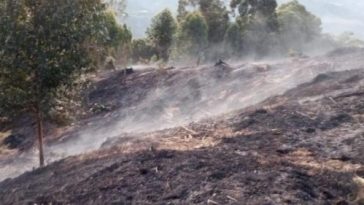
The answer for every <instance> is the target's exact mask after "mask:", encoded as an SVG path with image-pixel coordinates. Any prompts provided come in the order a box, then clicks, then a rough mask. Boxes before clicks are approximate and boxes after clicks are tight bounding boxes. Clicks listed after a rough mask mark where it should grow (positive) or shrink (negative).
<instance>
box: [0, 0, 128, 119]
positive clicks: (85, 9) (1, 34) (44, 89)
mask: <svg viewBox="0 0 364 205" xmlns="http://www.w3.org/2000/svg"><path fill="white" fill-rule="evenodd" d="M105 19H106V20H105ZM104 27H106V28H107V29H109V30H108V31H109V32H107V34H105V35H99V34H100V33H101V31H102V30H103V29H104ZM118 29H119V30H120V29H121V30H122V29H123V28H122V27H117V26H116V23H115V19H114V18H113V17H111V16H109V15H108V14H107V13H106V6H105V4H104V3H102V2H101V0H63V1H59V0H16V1H14V0H3V1H1V2H0V45H1V52H0V82H1V83H0V90H1V92H0V107H1V108H4V107H6V108H7V109H9V111H10V110H12V111H15V112H23V111H26V110H27V111H30V110H31V109H32V108H34V106H35V105H37V106H40V107H42V109H43V111H44V112H47V111H48V110H50V108H51V107H52V101H54V100H55V99H54V96H56V92H57V90H58V88H59V87H63V86H65V85H69V86H71V85H72V83H73V82H74V80H75V79H76V78H77V76H78V75H79V74H81V73H82V72H84V71H85V70H87V69H88V68H90V67H91V66H92V62H93V61H91V52H90V51H91V49H90V48H91V47H93V48H96V49H95V50H99V49H98V48H100V49H101V48H104V47H107V46H115V45H116V44H117V43H118V42H120V41H121V40H120V39H122V38H124V37H123V36H120V35H119V33H118V32H119V30H118ZM118 35H119V36H118ZM127 38H128V39H131V37H130V36H128V37H127ZM108 41H111V42H108ZM100 42H102V43H100ZM105 42H107V43H105ZM1 108H0V109H1Z"/></svg>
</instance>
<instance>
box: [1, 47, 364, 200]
mask: <svg viewBox="0 0 364 205" xmlns="http://www.w3.org/2000/svg"><path fill="white" fill-rule="evenodd" d="M363 53H364V52H363V50H360V49H342V50H339V51H336V52H333V53H330V54H328V55H325V56H322V57H315V58H305V59H302V58H301V59H291V60H288V61H275V62H272V61H271V62H261V63H243V64H242V63H239V64H233V63H231V65H230V66H226V65H225V66H223V67H219V66H201V67H200V68H174V69H168V70H155V69H142V70H136V71H135V73H133V74H130V75H126V76H125V75H123V74H122V73H121V72H120V73H119V74H114V73H112V74H107V75H105V76H104V78H101V79H97V80H96V81H95V86H94V89H93V90H91V91H90V95H89V105H90V108H92V106H95V104H99V105H100V104H102V105H103V106H104V107H106V108H108V109H104V110H101V111H99V112H96V113H94V114H92V115H91V114H90V116H89V118H86V119H85V120H83V121H81V122H79V123H78V124H76V125H75V126H74V127H73V128H70V130H69V131H68V132H65V133H64V134H63V135H61V136H62V137H60V138H58V137H57V138H54V139H53V140H49V141H48V145H47V149H48V150H49V152H51V151H52V154H53V156H54V159H53V160H58V159H61V160H60V161H57V162H54V163H51V164H50V165H49V166H47V167H45V168H41V169H37V170H34V171H31V172H27V173H25V174H23V175H21V176H19V177H17V178H15V179H7V180H4V181H3V182H2V183H1V184H0V201H2V202H3V203H4V204H24V203H32V202H34V203H51V202H52V203H55V204H57V203H60V204H92V203H94V204H101V203H106V204H112V203H115V204H242V203H244V204H350V203H351V202H352V201H355V200H356V199H358V200H357V201H356V202H358V203H359V199H362V198H360V197H362V196H361V195H360V194H359V193H361V192H362V189H363V184H360V183H359V182H358V180H353V179H355V177H356V176H359V177H364V176H362V171H361V170H362V169H363V164H364V157H363V156H364V144H363V142H364V127H363V124H364V106H363V105H364V90H363V88H364V87H363V86H364V73H363V66H364V62H363ZM206 79H209V80H211V81H213V83H211V81H207V80H206ZM185 89H186V90H187V91H186V90H185ZM119 91H120V92H119ZM121 91H122V92H121ZM157 92H159V93H163V95H159V97H156V98H152V99H151V98H150V95H149V94H150V93H153V95H152V96H155V93H157ZM258 95H259V97H257V98H256V97H254V96H258ZM192 96H193V97H192ZM206 96H209V98H208V99H207V98H206ZM104 102H106V104H104ZM178 102H180V104H178ZM153 106H156V107H153ZM225 106H226V107H225ZM150 107H153V109H148V108H150ZM129 108H130V109H129ZM132 111H133V112H135V113H142V114H140V115H139V116H138V115H135V116H133V115H132ZM187 111H188V112H187ZM127 112H129V113H127ZM201 112H204V114H203V115H200V114H201ZM127 114H129V118H128V119H130V116H131V117H134V118H133V120H132V122H133V125H134V124H138V123H139V125H140V126H139V127H135V126H133V127H128V124H127V121H125V120H123V119H124V117H123V116H124V115H127ZM187 116H192V117H190V118H188V119H187V118H184V117H187ZM177 120H178V121H177ZM191 121H193V123H189V122H191ZM161 122H165V124H164V126H157V125H161ZM182 125H184V126H182ZM100 127H102V128H104V129H102V130H101V131H97V130H98V129H100ZM144 128H145V129H144ZM158 130H159V131H158ZM139 131H140V132H139ZM101 132H103V133H104V137H102V138H100V136H101V135H100V133H101ZM89 141H93V142H94V143H93V144H90V143H89V144H83V143H85V142H89ZM72 144H73V145H74V147H73V148H72ZM96 149H99V150H97V151H93V150H96ZM85 151H93V152H90V153H88V154H83V153H84V152H85ZM67 152H69V153H67ZM73 154H82V155H79V156H71V157H67V156H69V155H73ZM28 155H29V154H28ZM29 156H30V155H29ZM51 156H52V155H51ZM14 157H15V156H10V157H9V158H8V159H7V160H6V161H4V162H2V163H4V164H5V168H2V169H0V170H1V172H2V174H4V176H11V175H7V174H6V173H7V172H9V171H10V170H13V171H15V172H16V171H17V169H19V170H18V171H19V172H18V173H19V174H20V173H21V172H22V171H25V170H27V169H23V167H21V165H22V164H21V163H19V161H17V162H18V163H15V162H12V161H13V160H11V158H13V159H15V158H16V157H15V158H14ZM18 157H19V158H16V159H17V160H19V159H23V161H26V159H27V158H24V156H18ZM22 157H23V158H22ZM30 157H31V156H30ZM63 157H67V158H64V159H62V158H63ZM53 160H52V161H53ZM20 161H21V160H20ZM23 165H24V164H23ZM25 165H26V166H30V167H31V166H32V165H31V164H30V165H29V164H28V165H27V164H25ZM28 170H29V169H28Z"/></svg>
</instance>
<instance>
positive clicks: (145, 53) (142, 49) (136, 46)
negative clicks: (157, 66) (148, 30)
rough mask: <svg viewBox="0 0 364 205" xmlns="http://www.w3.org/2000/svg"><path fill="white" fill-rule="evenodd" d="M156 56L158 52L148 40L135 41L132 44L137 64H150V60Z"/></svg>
mask: <svg viewBox="0 0 364 205" xmlns="http://www.w3.org/2000/svg"><path fill="white" fill-rule="evenodd" d="M154 55H156V51H155V49H154V47H153V46H152V45H150V42H149V41H148V39H135V40H133V42H132V60H133V62H135V63H139V62H143V63H149V61H150V59H151V58H152V57H153V56H154Z"/></svg>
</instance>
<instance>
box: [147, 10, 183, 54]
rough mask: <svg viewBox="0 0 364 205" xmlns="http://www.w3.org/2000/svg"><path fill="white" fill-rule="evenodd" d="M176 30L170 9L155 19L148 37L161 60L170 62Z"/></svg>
mask: <svg viewBox="0 0 364 205" xmlns="http://www.w3.org/2000/svg"><path fill="white" fill-rule="evenodd" d="M176 30H177V23H176V21H175V19H174V17H173V15H172V13H171V12H170V11H169V10H168V9H165V10H164V11H162V12H161V13H159V14H157V15H156V16H155V17H154V18H153V20H152V25H151V26H150V28H149V29H148V31H147V35H148V38H149V39H150V41H151V42H152V44H153V45H154V47H155V48H156V50H157V54H158V58H159V59H163V60H164V61H167V60H168V58H169V53H170V47H171V46H172V43H173V37H174V35H175V33H176Z"/></svg>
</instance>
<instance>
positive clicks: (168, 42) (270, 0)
mask: <svg viewBox="0 0 364 205" xmlns="http://www.w3.org/2000/svg"><path fill="white" fill-rule="evenodd" d="M224 2H226V1H222V0H179V6H178V11H177V15H176V16H174V15H173V14H172V12H171V11H169V10H164V11H162V12H161V13H159V14H158V15H156V16H155V17H154V18H153V21H152V24H151V26H150V27H149V29H148V31H147V37H146V38H144V39H136V40H133V42H132V46H131V47H132V60H133V62H149V61H158V60H161V61H182V62H194V63H195V62H196V63H200V62H203V61H210V60H216V59H219V58H241V57H256V58H260V57H266V56H285V55H300V54H302V53H305V52H309V51H315V50H318V49H322V48H326V49H330V48H334V47H337V46H339V45H340V44H342V43H345V44H346V45H353V44H359V43H361V44H362V42H360V41H357V40H355V39H353V37H352V36H351V35H349V34H345V35H342V36H341V37H340V39H335V38H334V37H332V36H330V35H328V34H323V33H322V27H321V20H320V19H319V18H318V17H316V16H315V15H313V14H312V13H310V12H309V11H307V10H306V8H305V7H304V6H303V5H301V4H300V3H299V2H298V1H297V0H293V1H290V2H288V3H286V4H282V5H280V6H279V7H278V5H277V2H276V0H259V1H258V0H231V2H230V5H229V6H226V3H224Z"/></svg>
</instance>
